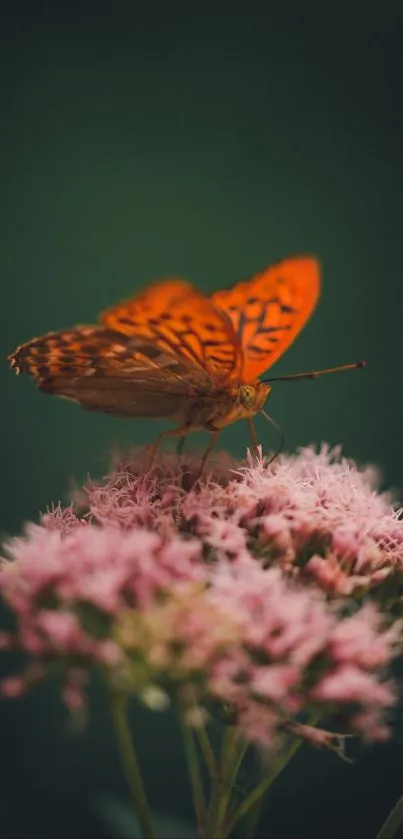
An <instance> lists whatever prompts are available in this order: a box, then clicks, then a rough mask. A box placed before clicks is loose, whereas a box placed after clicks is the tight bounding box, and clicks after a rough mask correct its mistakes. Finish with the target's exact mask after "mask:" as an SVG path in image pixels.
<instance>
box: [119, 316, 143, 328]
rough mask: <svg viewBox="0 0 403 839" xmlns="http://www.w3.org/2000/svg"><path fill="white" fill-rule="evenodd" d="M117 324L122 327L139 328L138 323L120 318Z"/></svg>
mask: <svg viewBox="0 0 403 839" xmlns="http://www.w3.org/2000/svg"><path fill="white" fill-rule="evenodd" d="M118 322H119V323H123V326H139V323H138V321H136V320H132V319H131V318H125V317H120V318H118Z"/></svg>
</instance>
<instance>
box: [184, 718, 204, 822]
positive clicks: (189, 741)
mask: <svg viewBox="0 0 403 839" xmlns="http://www.w3.org/2000/svg"><path fill="white" fill-rule="evenodd" d="M179 720H180V725H181V730H182V738H183V743H184V747H185V753H186V759H187V763H188V767H189V774H190V781H191V784H192V792H193V804H194V808H195V813H196V818H197V825H198V828H199V831H200V830H201V828H202V826H203V823H204V818H205V812H206V803H205V797H204V787H203V781H202V777H201V772H200V764H199V757H198V754H197V748H196V745H195V735H194V732H193V731H192V729H191V728H190V727H189V725H187V723H186V720H184V719H183V715H182V714H181V713H179Z"/></svg>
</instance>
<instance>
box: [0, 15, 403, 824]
mask: <svg viewBox="0 0 403 839" xmlns="http://www.w3.org/2000/svg"><path fill="white" fill-rule="evenodd" d="M1 17H2V19H1V39H2V45H1V59H0V61H1V66H2V73H1V101H2V112H3V117H2V129H1V137H0V144H1V161H2V163H1V166H2V195H3V198H2V202H1V208H0V210H1V232H2V236H1V239H2V246H1V249H0V276H1V282H2V328H1V334H0V340H1V354H2V356H6V355H7V354H8V353H9V352H10V351H11V350H13V349H14V348H15V346H16V345H17V344H19V343H21V342H23V341H25V340H27V339H29V338H31V337H33V336H35V335H40V334H41V333H43V332H46V331H48V330H52V329H58V328H62V327H65V326H70V325H74V324H76V323H85V322H89V323H91V322H94V320H95V319H96V316H97V313H98V312H99V311H100V310H102V309H103V308H105V307H107V306H108V305H110V304H112V303H114V302H116V301H117V300H119V299H120V298H124V297H126V296H127V295H130V294H131V293H132V292H133V291H136V290H137V289H139V288H140V287H142V286H143V285H144V284H145V283H147V282H148V281H149V280H151V279H154V278H156V277H160V276H164V275H165V276H166V275H172V274H181V275H183V276H185V277H187V278H188V279H190V280H191V281H193V282H194V283H195V284H196V285H198V286H199V287H200V288H201V289H203V290H205V291H210V290H213V289H216V288H220V287H222V286H224V285H226V284H230V283H232V282H234V281H235V280H237V279H240V278H243V277H245V276H248V275H250V274H252V273H254V272H255V271H257V270H259V269H261V268H262V267H263V266H265V265H266V264H268V263H270V262H271V261H275V260H277V259H279V258H282V257H285V256H288V255H291V254H295V253H299V252H311V253H315V254H317V255H318V257H319V258H320V260H321V262H322V265H323V294H322V298H321V301H320V304H319V307H318V309H317V311H316V313H315V315H314V317H313V319H312V320H311V321H310V323H309V325H308V326H307V327H306V328H305V330H304V331H303V333H302V334H301V336H300V337H299V339H298V340H297V342H296V343H295V344H294V345H293V347H292V348H291V349H290V350H289V351H288V352H287V354H286V355H285V356H284V357H283V358H282V359H281V360H280V361H279V362H278V364H277V365H276V367H275V370H273V374H275V375H280V374H281V373H284V374H286V373H292V372H298V371H303V370H310V369H318V368H321V367H326V366H330V365H336V364H342V363H345V362H350V361H356V360H359V359H361V358H365V359H367V361H368V368H367V369H366V370H365V371H362V372H357V373H346V374H342V375H340V376H329V377H328V378H324V379H322V380H319V381H315V382H309V381H308V382H300V383H292V384H285V383H284V384H279V385H277V386H276V388H275V389H274V390H273V394H272V397H271V401H270V412H271V413H272V415H273V417H274V418H275V420H276V421H277V422H278V423H279V424H280V425H281V426H282V427H283V428H284V429H285V431H286V435H287V442H286V448H287V449H289V450H295V448H296V447H297V446H300V445H305V444H307V443H311V442H316V443H320V442H321V441H327V442H329V443H330V444H332V445H333V444H336V443H341V444H342V445H343V449H344V452H345V454H346V455H348V456H351V457H353V458H356V459H357V460H358V461H360V462H373V463H376V464H378V465H379V466H380V467H381V469H382V472H383V475H384V481H385V485H386V486H392V487H396V488H398V492H399V491H400V495H401V497H402V495H403V476H402V451H403V442H402V440H403V438H402V414H403V404H402V393H401V344H402V341H401V332H402V312H403V282H402V266H403V231H402V218H403V156H402V142H403V110H402V101H403V99H402V93H403V88H402V70H403V61H402V53H401V42H402V37H403V25H402V24H403V12H402V7H401V6H400V5H397V4H396V5H394V4H391V5H389V6H388V4H386V5H384V6H383V7H382V9H380V8H378V7H376V6H375V7H374V9H373V11H372V10H371V9H370V8H368V9H365V11H364V7H361V6H360V4H356V5H355V6H354V4H351V5H350V6H348V5H347V4H345V5H344V6H343V4H341V5H340V4H337V6H335V5H330V6H326V5H325V4H319V3H317V4H313V3H308V4H306V3H302V2H288V3H284V4H283V5H282V6H281V8H279V7H277V5H275V4H271V3H267V4H263V3H262V4H254V3H248V4H244V5H243V6H239V7H236V6H234V5H233V4H229V3H222V4H221V3H219V4H211V5H209V4H208V3H205V4H198V3H190V4H189V3H188V4H185V3H175V2H173V3H172V2H170V3H164V2H163V0H159V2H149V3H147V4H144V5H143V4H140V3H139V4H132V3H127V4H120V3H115V4H102V3H101V4H99V3H96V4H95V3H90V2H84V3H77V2H76V3H70V4H64V3H63V4H60V5H58V4H56V5H55V4H51V3H41V2H39V3H28V2H25V3H24V2H20V3H18V2H17V3H14V4H12V5H10V7H9V8H7V4H5V5H4V6H3V10H2V12H1ZM0 375H1V393H2V400H1V405H2V410H1V415H0V416H1V426H2V428H1V431H2V434H1V439H2V446H1V450H2V469H1V475H2V505H1V514H2V516H1V527H2V531H3V533H4V534H5V533H16V532H18V531H19V530H20V528H21V524H22V522H23V521H24V520H28V519H36V518H37V516H38V513H39V511H40V510H43V509H44V508H45V507H46V505H48V504H50V503H51V502H52V501H58V500H59V499H63V498H66V492H67V491H68V488H69V485H70V481H71V479H72V478H76V479H80V478H82V477H83V476H84V475H85V473H86V472H87V471H88V470H90V471H91V473H92V474H94V475H99V474H101V473H102V472H103V471H104V470H105V467H106V463H107V455H108V451H109V450H110V448H111V447H112V446H114V445H115V444H118V445H119V446H120V447H122V448H123V447H125V446H130V445H133V444H139V443H146V442H149V441H150V440H151V439H153V437H154V435H155V434H156V433H157V431H159V430H161V429H162V428H163V424H162V423H157V422H155V423H152V424H151V423H150V422H149V421H147V422H146V421H144V422H141V421H127V420H121V419H117V418H112V417H109V416H102V415H97V414H90V413H86V412H84V411H81V410H80V409H79V408H78V407H77V406H75V405H73V404H69V403H67V402H64V401H62V400H60V401H58V400H57V399H51V398H49V397H47V396H45V395H43V394H41V393H38V392H37V391H36V390H35V388H34V386H33V384H32V382H31V381H30V380H29V379H28V377H23V378H22V379H20V380H18V379H17V378H16V377H15V376H14V375H13V374H12V373H11V371H10V370H9V369H8V365H7V362H5V361H4V362H3V364H2V366H1V370H0ZM258 426H259V431H260V436H261V439H262V441H263V442H264V446H265V447H272V446H275V445H276V444H277V438H276V436H275V434H274V432H273V430H272V429H271V428H270V427H268V426H266V425H265V424H264V423H263V422H261V423H260V422H259V424H258ZM201 442H202V440H201V438H199V439H198V438H197V437H195V438H194V439H193V441H192V445H200V444H201ZM222 445H223V446H225V447H226V448H228V449H229V450H230V451H231V452H232V453H233V454H235V455H237V456H239V457H242V456H243V455H244V453H245V447H246V445H249V438H248V429H247V426H246V424H243V423H238V424H237V425H235V426H233V427H232V428H230V429H228V430H226V432H225V433H224V434H223V436H222ZM94 703H95V715H94V720H93V721H92V722H91V724H90V727H89V729H88V730H87V731H85V732H84V734H83V735H82V736H79V737H77V738H75V739H74V738H71V736H70V734H69V732H68V730H67V722H66V718H65V715H64V712H63V709H61V707H60V703H59V700H58V697H57V691H52V690H51V689H45V688H43V689H41V690H40V691H38V692H37V693H36V694H35V696H33V697H31V698H29V699H26V700H24V701H22V702H20V703H15V704H13V703H10V704H9V705H8V704H7V705H3V710H2V716H1V723H0V725H1V730H2V735H3V761H2V762H3V772H4V778H3V780H2V789H3V794H4V801H3V803H2V805H1V806H2V807H3V811H4V812H3V813H2V812H1V810H0V814H2V816H3V818H2V819H1V821H2V825H1V826H0V834H1V835H4V836H8V835H14V836H17V835H18V836H24V837H34V836H62V835H68V836H79V835H84V836H93V835H96V836H107V835H109V834H108V832H107V830H106V828H105V827H103V826H102V823H101V820H100V819H99V818H98V817H97V816H96V814H95V811H94V799H95V798H96V796H97V795H103V794H104V793H105V792H106V791H111V790H112V791H114V792H115V793H122V795H124V794H125V789H124V784H123V781H122V779H121V777H120V774H119V770H118V764H117V757H116V755H115V753H114V750H113V742H112V738H111V736H110V735H109V733H108V732H107V726H108V723H107V718H106V717H105V714H106V711H105V709H104V708H103V705H102V703H103V700H102V696H100V695H99V693H98V692H97V691H95V697H94ZM139 713H140V712H139ZM136 716H137V715H136ZM135 722H136V720H135ZM137 727H138V728H139V729H141V744H140V746H141V751H142V756H143V760H144V763H145V768H146V775H147V777H148V781H149V783H150V786H151V789H152V790H153V793H152V796H153V802H154V804H155V806H156V807H157V809H158V808H160V809H162V810H164V811H165V812H167V811H168V812H171V813H173V814H175V813H179V812H180V811H181V809H182V807H183V801H184V790H183V784H184V783H185V781H184V777H185V776H184V770H183V765H182V758H181V755H180V753H179V750H178V741H177V739H176V735H175V736H174V734H173V733H172V731H171V729H172V725H171V722H170V721H169V720H168V721H167V720H166V719H165V718H164V719H162V718H161V719H159V720H158V724H157V726H156V723H155V719H154V717H153V718H151V720H150V718H149V717H148V715H147V714H144V713H143V712H141V713H140V722H139V720H137ZM156 761H157V764H158V765H157V767H156ZM306 761H307V763H306ZM307 765H308V766H310V774H309V773H307V772H306V766H307ZM401 765H402V752H401V750H400V747H399V746H389V747H384V748H382V749H381V748H378V749H376V750H372V751H370V752H368V753H367V754H366V755H365V756H364V757H361V759H360V763H359V765H357V766H353V767H349V766H345V765H342V764H339V763H337V762H336V759H335V758H332V757H328V756H323V755H321V754H317V753H316V752H315V753H314V754H310V755H309V757H308V758H304V760H303V761H299V762H298V761H297V762H296V767H295V768H294V769H292V770H291V778H293V780H292V781H291V786H287V785H286V784H285V783H283V782H281V783H280V784H279V786H278V789H277V791H276V795H274V796H273V808H274V809H273V815H271V817H270V820H269V821H268V822H267V824H266V828H262V830H264V829H265V830H266V831H268V830H270V831H271V833H270V835H276V836H280V835H281V836H289V835H298V836H320V835H323V834H324V835H325V836H337V835H345V836H353V835H354V836H361V835H374V834H375V832H376V828H377V827H378V826H379V824H380V822H381V821H382V817H383V815H386V812H387V810H388V807H389V806H391V804H392V803H393V801H394V799H395V798H396V797H397V795H398V794H400V792H401V791H402V789H403V772H402V769H401ZM385 766H387V771H386V770H385ZM396 766H397V767H398V769H396ZM292 773H294V775H293V774H292ZM335 779H336V780H335ZM352 790H354V792H352ZM352 795H353V796H354V801H352V799H351V796H352ZM282 796H283V797H282ZM274 799H275V800H274ZM186 807H187V812H188V813H189V812H190V803H189V802H188V801H187V803H186ZM262 824H264V822H262Z"/></svg>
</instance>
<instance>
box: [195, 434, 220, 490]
mask: <svg viewBox="0 0 403 839" xmlns="http://www.w3.org/2000/svg"><path fill="white" fill-rule="evenodd" d="M211 431H212V434H211V438H210V442H209V444H208V446H207V449H206V451H205V452H204V455H203V457H202V459H201V463H200V472H199V478H200V477H201V475H202V473H203V469H204V467H205V465H206V460H207V458H208V456H209V454H210V452H211V451H212V449H213V448H214V446H215V444H216V442H217V440H218V437H219V434H220V433H221V428H214V429H211Z"/></svg>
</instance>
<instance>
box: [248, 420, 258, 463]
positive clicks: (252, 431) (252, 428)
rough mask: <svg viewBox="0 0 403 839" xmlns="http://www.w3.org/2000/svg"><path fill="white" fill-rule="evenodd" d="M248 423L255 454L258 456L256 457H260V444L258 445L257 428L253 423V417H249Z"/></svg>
mask: <svg viewBox="0 0 403 839" xmlns="http://www.w3.org/2000/svg"><path fill="white" fill-rule="evenodd" d="M248 423H249V430H250V436H251V437H252V446H253V452H254V454H255V455H256V457H259V443H258V439H257V435H256V428H255V426H254V422H253V419H252V417H248Z"/></svg>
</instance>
